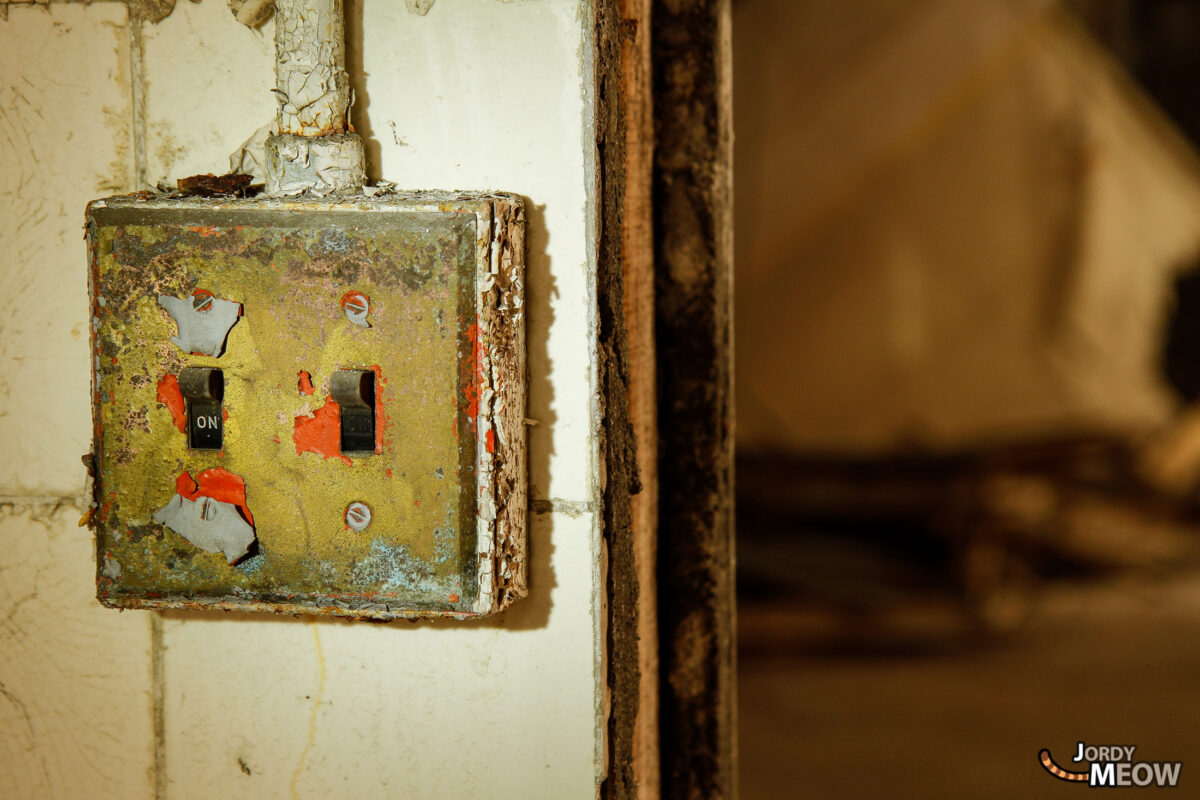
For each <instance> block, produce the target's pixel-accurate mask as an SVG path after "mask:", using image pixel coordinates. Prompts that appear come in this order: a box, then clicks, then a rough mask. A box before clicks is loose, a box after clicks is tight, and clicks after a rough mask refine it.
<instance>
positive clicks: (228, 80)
mask: <svg viewBox="0 0 1200 800" xmlns="http://www.w3.org/2000/svg"><path fill="white" fill-rule="evenodd" d="M274 31H275V29H274V27H273V26H272V25H271V24H267V25H264V26H262V28H261V29H251V28H247V27H246V26H245V25H241V24H239V23H238V22H237V20H235V19H234V18H233V14H231V13H230V12H229V6H228V5H227V4H226V3H225V2H221V1H220V0H205V2H202V3H190V2H179V3H176V4H175V10H174V11H173V12H171V15H170V16H169V17H167V18H166V19H164V20H162V21H161V22H158V23H155V24H153V25H146V26H145V27H144V29H143V42H144V46H145V59H144V62H143V63H144V74H145V86H146V179H147V180H148V181H149V183H150V184H151V185H155V184H157V183H158V182H160V181H165V180H168V179H169V180H170V181H171V182H172V183H173V182H174V181H175V180H177V179H178V178H182V177H187V176H189V175H197V174H202V173H205V172H212V173H214V174H217V175H221V174H223V173H225V172H228V171H229V154H230V153H232V152H233V151H234V150H236V149H237V148H238V146H239V145H241V144H242V142H244V141H246V139H248V138H249V137H250V136H251V135H252V134H253V133H254V131H255V130H256V129H257V128H259V127H260V126H262V125H266V124H267V123H269V122H271V121H273V120H274V118H275V96H274V95H273V94H272V93H271V87H273V86H274V85H275V39H274V35H275V34H274Z"/></svg>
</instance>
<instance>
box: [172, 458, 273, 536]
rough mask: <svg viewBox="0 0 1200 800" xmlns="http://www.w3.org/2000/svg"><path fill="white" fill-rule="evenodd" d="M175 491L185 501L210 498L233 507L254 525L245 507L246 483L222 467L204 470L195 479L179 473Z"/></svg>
mask: <svg viewBox="0 0 1200 800" xmlns="http://www.w3.org/2000/svg"><path fill="white" fill-rule="evenodd" d="M175 491H177V492H179V494H180V496H181V497H183V498H185V499H187V500H195V499H196V498H197V497H211V498H212V499H213V500H219V501H221V502H222V503H229V504H230V505H235V506H237V507H238V510H239V511H241V512H242V516H243V517H245V518H246V522H249V523H250V524H251V525H253V524H254V515H253V514H251V513H250V509H249V507H248V506H247V505H246V482H245V481H244V480H242V477H241V476H240V475H234V474H233V473H232V472H230V471H229V470H227V469H225V468H224V467H213V468H212V469H206V470H204V472H201V473H200V474H199V475H197V476H196V477H195V479H193V478H192V476H191V475H190V474H188V473H187V472H183V473H180V475H179V477H177V478H176V479H175Z"/></svg>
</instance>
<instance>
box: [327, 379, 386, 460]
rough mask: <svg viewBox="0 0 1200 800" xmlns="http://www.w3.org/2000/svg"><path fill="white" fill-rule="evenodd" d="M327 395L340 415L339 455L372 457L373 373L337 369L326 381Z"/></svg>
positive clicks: (373, 445) (373, 448) (373, 431)
mask: <svg viewBox="0 0 1200 800" xmlns="http://www.w3.org/2000/svg"><path fill="white" fill-rule="evenodd" d="M329 394H330V396H332V397H333V399H334V402H336V403H337V404H338V407H339V409H340V413H341V423H342V424H341V429H342V433H341V448H340V449H341V451H342V453H343V454H354V455H369V454H374V453H375V373H374V372H372V371H371V370H359V369H339V370H337V371H336V372H334V373H333V378H332V379H331V380H330V381H329Z"/></svg>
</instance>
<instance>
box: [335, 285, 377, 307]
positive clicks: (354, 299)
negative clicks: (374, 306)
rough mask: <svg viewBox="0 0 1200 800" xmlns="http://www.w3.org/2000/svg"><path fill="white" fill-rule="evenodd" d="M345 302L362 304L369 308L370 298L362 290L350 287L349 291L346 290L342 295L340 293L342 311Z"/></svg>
mask: <svg viewBox="0 0 1200 800" xmlns="http://www.w3.org/2000/svg"><path fill="white" fill-rule="evenodd" d="M347 303H356V304H359V305H362V306H366V307H367V308H370V306H371V298H370V297H367V296H366V295H365V294H363V293H362V292H357V291H354V290H353V289H351V290H350V291H348V292H346V293H345V294H344V295H342V301H341V306H342V310H343V311H345V310H346V304H347Z"/></svg>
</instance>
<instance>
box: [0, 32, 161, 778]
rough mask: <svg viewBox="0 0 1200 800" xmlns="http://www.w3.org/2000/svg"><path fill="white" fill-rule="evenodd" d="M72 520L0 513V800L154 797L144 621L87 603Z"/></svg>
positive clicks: (80, 542) (87, 536) (87, 576)
mask: <svg viewBox="0 0 1200 800" xmlns="http://www.w3.org/2000/svg"><path fill="white" fill-rule="evenodd" d="M0 24H2V23H0ZM78 519H79V511H78V509H75V508H71V507H64V508H60V509H58V510H57V511H54V510H49V509H47V510H42V511H30V510H24V511H16V510H13V509H12V508H11V507H6V508H2V509H0V797H3V798H5V800H25V799H26V798H28V800H53V799H55V798H61V799H62V800H76V798H84V797H95V798H130V799H131V800H135V799H136V798H147V797H151V796H152V795H153V775H152V767H153V763H154V746H153V742H154V738H153V732H152V725H151V719H152V717H151V691H150V685H151V679H150V657H149V648H150V620H149V618H148V617H147V616H146V615H144V614H115V613H113V612H112V611H107V610H105V609H103V608H101V607H100V605H99V604H98V603H97V602H96V601H95V599H94V597H93V596H92V595H93V592H94V587H95V577H94V573H93V569H92V556H91V547H92V542H91V540H92V536H91V532H90V531H88V529H86V528H80V527H79V526H78V525H77V521H78Z"/></svg>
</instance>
